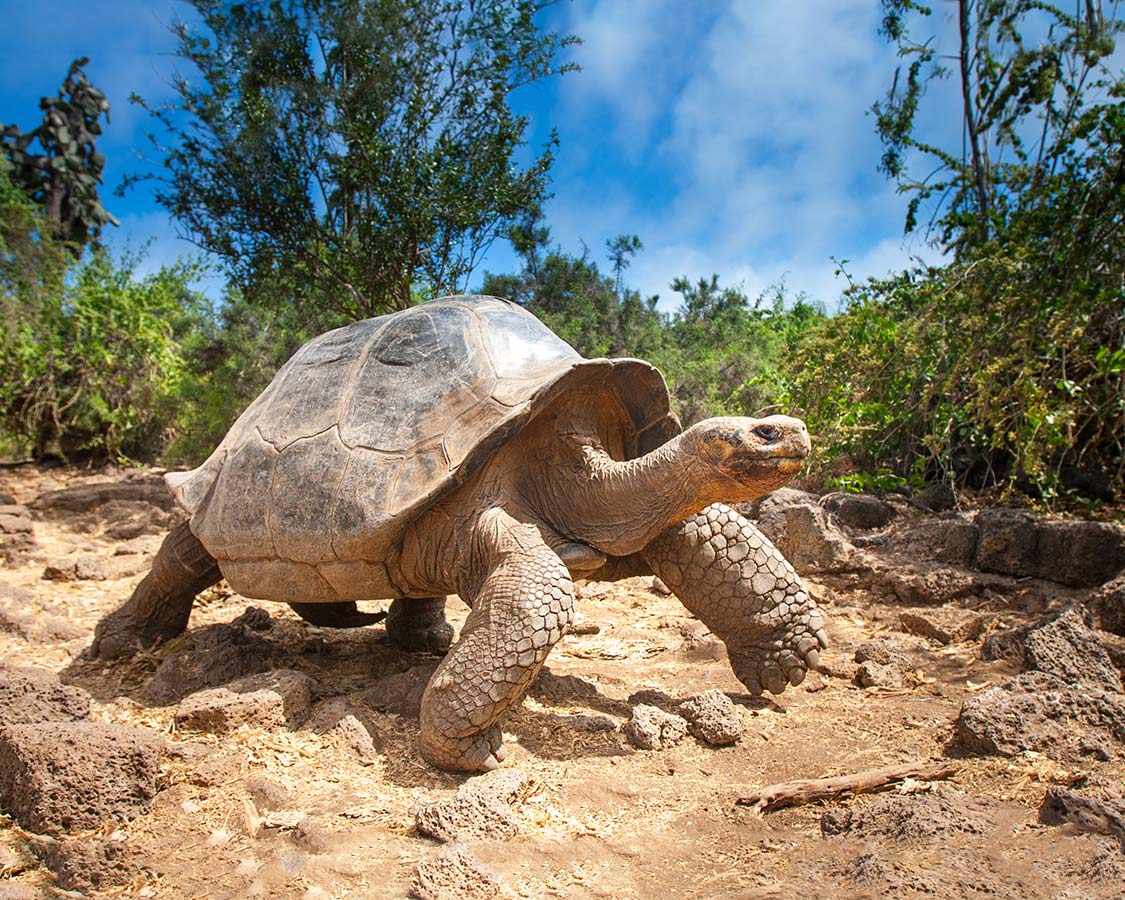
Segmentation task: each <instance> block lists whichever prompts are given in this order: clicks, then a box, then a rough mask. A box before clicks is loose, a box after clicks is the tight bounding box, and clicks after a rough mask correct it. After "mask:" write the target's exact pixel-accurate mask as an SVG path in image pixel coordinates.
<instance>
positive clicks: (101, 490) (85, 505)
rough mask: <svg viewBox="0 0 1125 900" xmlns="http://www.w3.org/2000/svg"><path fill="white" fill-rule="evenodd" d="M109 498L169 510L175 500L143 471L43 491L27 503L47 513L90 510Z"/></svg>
mask: <svg viewBox="0 0 1125 900" xmlns="http://www.w3.org/2000/svg"><path fill="white" fill-rule="evenodd" d="M113 500H125V501H133V502H141V503H144V504H146V505H148V506H155V507H156V508H157V509H161V510H164V511H165V512H171V511H172V510H173V509H174V508H175V501H174V500H173V498H172V495H171V494H170V493H169V491H168V488H167V487H166V486H165V484H164V479H163V478H162V477H161V476H160V475H159V474H157V473H146V474H144V475H141V476H139V477H136V478H127V479H126V480H124V481H99V482H93V483H89V484H76V485H71V486H70V487H66V488H62V489H60V490H56V491H46V492H44V493H42V494H40V495H39V496H38V497H36V498H35V499H34V500H32V501H31V502H30V503H29V504H27V505H28V506H29V507H30V508H31V509H32V510H34V511H36V512H39V513H42V514H44V515H47V516H62V515H66V514H70V513H85V512H93V511H95V510H97V509H98V508H99V507H101V506H104V505H105V504H106V503H109V502H110V501H113Z"/></svg>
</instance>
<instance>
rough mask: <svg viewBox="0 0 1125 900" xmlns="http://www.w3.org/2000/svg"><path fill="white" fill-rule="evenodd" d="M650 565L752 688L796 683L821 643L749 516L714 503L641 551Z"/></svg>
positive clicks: (783, 565) (802, 597)
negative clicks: (719, 641) (717, 641)
mask: <svg viewBox="0 0 1125 900" xmlns="http://www.w3.org/2000/svg"><path fill="white" fill-rule="evenodd" d="M644 556H645V559H647V560H648V562H649V564H650V565H651V566H652V570H653V571H654V572H655V573H656V574H657V575H659V576H660V578H661V579H662V580H663V581H664V583H665V584H667V585H668V587H669V588H670V589H671V590H672V592H673V593H674V594H675V595H676V596H677V597H678V598H679V599H680V601H681V602H682V603H683V604H684V606H686V607H687V608H688V609H689V610H691V612H693V613H694V614H695V615H697V616H698V617H699V618H700V619H701V620H702V621H703V623H704V624H705V625H706V626H707V627H708V628H710V629H711V631H712V632H713V633H714V634H715V635H716V636H717V637H719V638H721V639H722V641H723V642H724V643H725V644H726V645H727V655H728V656H729V657H730V663H731V667H732V668H733V669H734V673H735V675H737V676H738V679H739V681H741V682H742V683H743V684H744V685H746V687H747V689H748V690H749V691H750V693H752V694H755V695H757V694H760V693H761V692H762V689H763V688H765V689H766V690H768V691H771V692H772V693H774V694H780V693H781V692H782V691H783V690H785V686H786V683H789V684H800V683H801V681H802V680H803V679H804V677H805V672H806V671H807V670H809V669H812V668H815V667H816V665H817V663H818V662H819V649H820V648H823V647H827V646H828V638H827V636H826V635H825V633H824V621H823V619H822V618H821V615H820V610H819V609H817V607H816V604H815V603H813V601H812V600H810V599H809V595H808V594H807V593H806V592H805V589H804V587H803V585H802V584H801V579H800V577H799V576H798V575H797V573H796V572H795V571H793V567H792V566H791V565H789V563H788V562H787V561H786V560H785V558H784V557H783V556H782V555H781V553H780V552H779V551H778V549H777V548H776V547H774V545H773V544H771V543H770V542H769V540H767V539H766V537H765V536H764V535H763V534H762V533H761V532H760V531H758V529H757V528H755V527H754V525H753V524H751V523H750V522H749V521H747V520H746V519H745V518H743V517H742V516H741V515H740V514H739V513H737V512H736V511H735V510H733V509H731V508H730V507H729V506H726V505H724V504H722V503H715V504H713V505H711V506H708V507H707V508H706V509H704V510H703V511H702V512H699V513H697V514H696V515H694V516H692V517H691V518H689V519H687V520H685V521H684V522H681V523H679V524H678V525H673V526H672V527H671V528H669V529H667V530H666V531H664V532H663V533H662V534H660V535H659V536H658V537H657V538H656V540H654V541H653V542H652V543H651V544H649V545H648V547H647V548H645V550H644Z"/></svg>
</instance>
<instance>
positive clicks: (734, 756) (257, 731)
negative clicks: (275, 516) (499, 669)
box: [0, 467, 1125, 900]
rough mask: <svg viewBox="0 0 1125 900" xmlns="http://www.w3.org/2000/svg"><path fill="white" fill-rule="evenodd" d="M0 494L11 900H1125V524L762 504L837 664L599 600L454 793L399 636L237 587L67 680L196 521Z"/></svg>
mask: <svg viewBox="0 0 1125 900" xmlns="http://www.w3.org/2000/svg"><path fill="white" fill-rule="evenodd" d="M0 495H2V496H0V554H2V555H3V557H4V559H5V561H6V562H5V565H4V567H3V568H2V569H0V898H40V897H54V896H65V897H74V896H90V897H120V896H125V897H154V898H241V897H271V898H273V897H276V898H305V900H318V898H335V897H340V898H345V897H346V898H353V897H354V898H382V897H389V898H398V897H405V896H407V895H409V894H410V893H411V892H413V894H414V895H415V896H420V897H434V898H470V897H471V898H476V897H481V898H484V897H526V898H542V897H568V898H569V897H574V898H585V897H606V898H628V897H637V898H649V897H659V898H673V897H674V898H681V897H682V898H691V897H698V898H704V897H706V898H713V897H717V898H758V897H761V898H788V897H802V898H803V897H808V896H838V897H849V898H850V897H857V898H858V897H894V898H915V897H934V896H941V897H947V898H975V897H984V896H1010V897H1021V898H1022V897H1029V898H1057V900H1064V898H1066V900H1087V898H1111V897H1112V898H1120V897H1123V896H1125V887H1123V885H1125V848H1123V842H1125V693H1123V692H1122V682H1121V670H1122V668H1123V667H1125V579H1123V578H1122V577H1120V576H1119V573H1120V572H1121V571H1122V569H1123V568H1125V529H1122V528H1121V527H1120V526H1118V525H1114V524H1109V523H1074V522H1066V521H1063V520H1060V519H1049V518H1044V517H1038V516H1034V515H1031V514H1029V513H1022V512H1011V511H1005V510H991V509H984V510H979V511H976V512H973V513H963V512H956V511H951V512H946V513H941V514H934V513H923V512H922V511H920V510H918V509H917V508H915V507H913V506H911V505H910V504H909V503H907V502H906V501H904V500H901V499H898V498H888V499H886V500H884V499H878V498H875V497H852V496H844V495H829V496H827V497H814V496H812V495H809V494H802V493H800V492H797V491H788V490H786V491H780V492H778V493H777V494H774V495H772V496H771V497H769V498H767V499H766V500H765V501H763V502H761V503H758V504H755V505H754V506H753V507H752V508H751V509H749V510H748V512H749V513H752V514H753V515H754V516H756V517H757V519H758V521H759V523H760V526H761V528H762V529H763V531H765V532H766V533H767V534H768V535H770V536H771V537H772V538H773V539H774V541H775V542H776V543H777V544H778V546H779V547H781V548H782V550H783V551H784V552H785V553H786V555H787V556H788V557H789V558H790V560H791V561H793V563H794V564H795V565H796V567H797V568H798V570H799V571H800V572H801V573H802V574H803V575H804V576H805V577H806V580H807V583H808V586H809V588H810V591H811V592H812V593H813V594H814V595H815V596H816V597H817V598H818V599H819V601H820V603H821V605H822V606H823V608H824V611H825V614H826V617H827V618H828V622H829V633H830V637H831V640H832V646H831V648H830V649H829V650H828V651H827V652H826V653H825V654H824V655H823V658H822V661H823V670H822V671H821V672H820V673H817V674H813V675H811V676H810V677H809V678H808V679H807V680H806V681H805V683H804V684H803V685H801V686H800V687H799V688H790V689H789V690H788V691H787V692H786V693H785V694H784V695H782V696H781V697H779V698H775V699H756V698H752V697H750V696H748V695H747V694H745V693H744V692H743V691H742V690H741V686H740V685H739V683H738V682H737V680H736V679H735V678H734V676H733V674H732V673H731V672H730V671H729V669H728V668H727V666H726V663H725V659H724V651H723V648H722V645H721V644H719V643H718V642H717V641H716V640H715V639H714V638H713V637H712V636H711V635H710V634H709V633H708V632H707V630H706V629H705V628H704V627H703V626H702V625H701V623H699V622H698V621H697V620H695V619H693V618H692V617H691V616H690V615H689V614H687V613H686V611H685V610H684V609H683V608H682V607H681V606H679V604H678V603H677V602H676V600H675V598H673V597H671V596H668V595H667V594H666V593H663V592H662V591H661V587H662V586H661V585H660V584H659V583H654V582H653V580H652V579H651V578H650V579H635V580H633V581H631V582H626V583H620V584H616V585H609V584H602V583H597V582H593V583H586V584H584V585H581V586H580V607H579V608H580V618H579V620H578V623H577V626H576V627H575V628H574V630H573V632H572V633H571V634H570V635H568V636H567V637H566V638H564V640H563V641H562V643H561V644H560V646H559V647H557V648H556V649H555V651H554V653H553V654H552V656H551V659H550V661H549V663H548V665H549V671H546V670H545V672H544V674H543V675H542V676H541V677H540V679H539V681H538V682H537V684H536V685H535V686H534V688H533V690H532V691H531V694H530V696H529V697H528V699H527V700H526V702H525V703H524V705H523V707H522V708H521V710H520V711H519V712H518V713H517V714H516V715H514V716H513V717H512V718H511V719H510V720H509V721H508V723H507V725H506V728H505V732H506V734H505V737H506V741H507V745H508V747H509V755H508V758H507V760H506V761H505V763H504V765H503V766H502V767H501V769H499V770H498V771H496V772H493V773H491V774H489V775H485V776H479V777H474V778H465V777H458V776H454V775H449V774H445V773H442V772H438V771H436V770H434V769H432V768H430V767H429V766H427V765H426V764H425V762H424V761H423V760H422V759H421V757H420V756H419V754H418V752H417V750H416V746H415V745H416V738H417V707H418V700H419V695H420V692H421V688H422V686H424V684H425V680H426V678H427V677H428V673H429V672H430V671H432V668H433V666H434V664H435V660H434V659H433V658H431V657H427V656H425V655H421V654H409V653H404V652H402V651H399V650H397V649H396V648H394V647H391V646H389V645H388V644H387V643H386V642H385V640H384V632H383V629H382V628H381V627H380V626H373V627H370V628H366V629H361V630H356V631H331V630H327V629H320V628H315V627H312V626H309V625H306V624H305V623H303V622H302V621H300V620H299V619H298V618H297V617H296V616H294V615H293V614H292V613H291V612H290V611H289V609H288V607H285V606H282V605H273V604H264V603H251V602H249V601H247V600H245V599H243V598H241V597H238V596H237V595H232V594H231V593H230V592H229V591H228V590H224V589H223V586H222V585H220V586H219V587H218V588H216V589H213V590H211V591H209V592H208V593H207V594H206V595H205V596H204V597H203V598H201V601H200V602H199V603H198V604H197V607H196V612H195V613H194V615H193V618H192V623H191V629H190V631H189V633H188V634H187V635H185V636H184V637H182V638H180V639H178V640H175V641H172V642H170V643H169V644H167V645H165V646H162V647H159V648H158V649H156V650H155V651H154V652H152V653H148V654H144V655H142V656H140V657H138V658H136V659H133V660H131V661H128V662H118V663H91V662H87V661H83V660H82V659H80V653H81V651H82V650H83V648H84V647H85V646H87V644H88V643H89V640H90V637H91V635H92V632H93V628H94V625H95V623H96V622H97V621H98V619H99V618H100V617H101V616H102V615H104V614H105V613H106V612H108V611H109V610H111V609H113V608H114V607H115V606H117V605H118V604H119V603H121V602H122V601H123V600H124V599H125V598H126V597H127V596H128V594H129V592H130V590H131V588H132V585H133V584H134V583H135V582H136V581H137V580H138V579H139V578H140V576H141V575H142V574H143V573H144V571H146V569H147V565H148V562H149V560H150V559H151V556H152V554H153V553H154V552H155V549H156V547H157V546H158V545H159V542H160V537H161V534H162V533H163V531H164V530H165V529H166V527H167V526H168V524H169V522H171V521H173V520H174V518H175V516H176V513H175V511H174V510H173V508H172V506H171V503H170V501H169V499H168V497H167V495H166V493H165V492H164V489H163V486H162V484H161V482H160V480H159V478H158V477H157V476H156V474H155V473H153V472H146V471H128V472H127V471H103V472H98V473H85V474H77V473H73V472H67V471H64V470H41V469H35V468H32V467H20V468H14V469H8V470H5V471H4V472H0ZM374 608H377V607H374ZM450 609H451V612H452V613H453V617H454V618H455V620H456V622H457V623H458V624H459V623H460V621H461V620H462V619H463V618H464V609H463V607H461V605H460V603H458V602H457V601H456V600H452V601H451V603H450ZM934 761H937V762H938V763H940V765H939V766H938V767H937V768H938V769H940V770H941V771H940V772H938V773H936V774H932V775H931V776H930V777H931V778H933V779H934V780H928V779H927V777H908V778H905V779H900V780H899V781H898V782H897V783H896V784H895V785H894V786H893V788H892V789H890V790H888V791H886V792H881V793H874V792H866V791H864V792H860V794H859V795H858V796H856V795H854V794H853V793H851V792H848V793H845V794H842V795H838V796H835V797H832V798H829V799H821V800H816V801H814V802H807V803H801V804H800V805H797V806H791V807H787V808H781V809H778V810H777V811H767V810H764V809H762V808H761V806H762V804H757V805H755V804H754V798H755V797H756V796H757V795H760V794H761V793H762V791H763V789H764V788H766V787H768V786H771V785H775V784H778V783H781V782H787V781H791V780H794V779H809V778H820V777H826V776H848V775H852V774H855V773H859V772H864V771H867V770H872V769H878V768H881V767H887V766H895V765H900V764H913V763H917V764H922V765H924V764H928V763H930V762H934ZM782 793H783V794H784V793H785V792H784V791H783V792H782ZM740 801H742V802H740Z"/></svg>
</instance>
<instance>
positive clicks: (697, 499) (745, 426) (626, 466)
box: [535, 416, 809, 556]
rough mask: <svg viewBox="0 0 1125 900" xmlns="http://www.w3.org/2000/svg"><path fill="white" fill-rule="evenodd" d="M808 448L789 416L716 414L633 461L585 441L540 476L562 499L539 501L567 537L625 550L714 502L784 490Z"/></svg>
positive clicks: (802, 431) (616, 552) (608, 549)
mask: <svg viewBox="0 0 1125 900" xmlns="http://www.w3.org/2000/svg"><path fill="white" fill-rule="evenodd" d="M808 454H809V435H808V431H807V430H806V428H805V424H804V423H803V422H801V421H800V420H798V419H791V418H789V417H787V416H771V417H769V418H766V419H751V418H743V417H723V418H715V419H708V420H706V421H704V422H700V423H699V424H697V425H694V426H692V427H691V428H689V429H688V430H687V431H685V432H683V433H682V434H680V435H678V436H677V437H675V438H673V439H672V440H670V441H668V442H667V443H666V444H664V445H663V446H661V447H658V448H657V449H656V450H653V451H652V452H651V453H648V454H646V455H645V456H641V457H638V458H636V459H631V460H626V461H618V460H616V459H614V458H613V457H612V456H611V455H610V454H609V453H607V452H606V451H605V450H604V449H602V447H601V446H599V445H598V444H597V443H593V442H584V443H580V444H579V445H578V446H577V447H576V448H575V452H574V456H573V458H572V461H571V464H570V465H550V464H549V465H546V466H544V467H542V468H543V474H542V476H541V479H540V480H541V481H542V483H544V484H545V485H547V486H548V487H549V490H550V495H551V496H552V497H553V500H554V502H553V503H551V504H549V505H547V506H545V507H543V506H540V505H539V504H535V506H536V507H537V510H536V511H537V512H539V511H540V510H542V511H543V512H544V513H545V515H544V518H545V519H546V520H547V521H548V522H550V524H551V525H552V526H553V527H555V528H556V529H558V530H559V531H560V532H561V533H562V534H564V535H566V536H567V537H569V538H571V539H573V540H577V541H582V542H583V543H586V544H589V545H591V546H593V547H596V548H597V549H598V550H601V551H602V552H604V553H607V554H610V555H612V556H624V555H627V554H629V553H635V552H637V551H639V550H641V549H643V548H644V547H645V546H647V545H648V544H649V543H650V542H651V541H652V540H653V539H654V538H655V537H656V536H657V535H658V534H660V533H661V532H663V531H664V530H665V529H666V528H667V527H668V526H669V525H672V524H674V523H676V522H681V521H683V520H684V519H686V518H688V517H689V516H692V515H694V514H695V513H697V512H699V511H700V510H701V509H704V508H705V507H707V506H710V505H711V504H712V503H716V502H719V501H726V502H728V503H736V502H739V501H743V500H752V499H753V498H755V497H760V496H761V495H763V494H766V493H769V492H770V491H773V490H776V489H777V488H779V487H781V486H782V485H783V484H785V483H786V482H788V481H789V480H790V479H791V478H792V477H793V476H794V475H796V474H797V472H799V471H800V470H801V468H802V467H803V466H804V463H805V460H806V458H807V457H808ZM561 498H570V499H569V500H568V501H567V502H559V501H560V499H561Z"/></svg>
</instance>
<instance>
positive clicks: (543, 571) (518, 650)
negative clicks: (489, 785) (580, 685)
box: [419, 509, 574, 772]
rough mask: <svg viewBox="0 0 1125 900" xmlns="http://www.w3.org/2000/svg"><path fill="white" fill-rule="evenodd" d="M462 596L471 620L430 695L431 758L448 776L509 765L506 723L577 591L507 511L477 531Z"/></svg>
mask: <svg viewBox="0 0 1125 900" xmlns="http://www.w3.org/2000/svg"><path fill="white" fill-rule="evenodd" d="M471 557H472V558H471V559H470V560H469V567H470V570H471V572H472V574H470V575H469V576H468V577H467V579H466V582H467V583H466V584H465V585H464V586H463V587H462V593H461V596H462V597H464V598H465V599H466V600H467V601H468V602H470V604H471V605H472V608H473V609H472V612H470V613H469V617H468V619H466V621H465V626H464V628H462V629H461V637H460V639H459V640H458V641H457V643H456V644H455V645H454V647H453V649H452V650H451V651H450V652H449V654H448V655H447V656H446V657H445V659H444V660H442V662H441V665H439V666H438V668H437V671H435V672H434V674H433V677H432V678H431V679H430V683H429V684H428V685H427V686H426V692H425V694H423V696H422V714H421V720H420V722H419V725H420V729H421V737H420V742H421V748H422V755H423V756H424V757H425V758H426V759H427V760H429V761H430V762H431V763H433V764H434V765H435V766H440V767H441V768H443V769H455V770H460V771H465V772H478V771H489V770H491V769H494V768H496V766H497V765H498V764H499V763H500V762H501V761H502V760H503V758H504V755H505V754H504V752H503V747H502V745H501V740H500V726H499V722H500V720H501V719H503V718H504V717H505V716H506V715H507V714H508V712H509V710H511V709H512V707H514V706H516V705H517V704H518V703H519V702H520V700H521V699H522V698H523V694H524V691H526V690H527V688H528V686H529V685H530V684H531V682H532V681H534V680H535V677H536V676H537V675H538V674H539V669H540V668H541V667H542V666H543V662H544V660H546V658H547V654H548V653H550V652H551V648H552V647H553V646H554V645H555V644H556V643H557V642H558V640H559V639H560V638H561V637H562V636H563V633H564V632H565V631H566V628H567V626H568V625H569V624H570V621H571V619H572V618H573V616H574V585H573V584H572V582H571V580H570V575H569V573H568V572H567V569H566V566H565V565H564V564H563V562H562V560H561V559H559V557H558V555H557V554H556V553H555V552H554V551H553V550H551V548H550V547H548V546H547V544H546V543H544V541H543V538H542V537H541V536H540V533H539V529H537V528H536V527H534V526H532V525H527V524H523V523H520V522H517V521H516V520H515V519H513V518H512V517H511V516H509V515H508V514H507V513H506V512H504V511H502V510H499V509H492V510H488V511H487V512H485V513H484V514H483V515H482V516H481V517H480V520H479V522H478V524H477V526H476V527H475V528H474V533H473V547H472V552H471Z"/></svg>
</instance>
